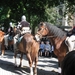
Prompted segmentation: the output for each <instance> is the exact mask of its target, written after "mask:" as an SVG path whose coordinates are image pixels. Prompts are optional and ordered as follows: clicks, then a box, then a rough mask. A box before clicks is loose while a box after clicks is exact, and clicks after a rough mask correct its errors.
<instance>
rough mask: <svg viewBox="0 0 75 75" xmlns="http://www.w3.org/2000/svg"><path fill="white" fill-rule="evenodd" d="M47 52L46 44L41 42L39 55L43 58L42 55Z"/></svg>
mask: <svg viewBox="0 0 75 75" xmlns="http://www.w3.org/2000/svg"><path fill="white" fill-rule="evenodd" d="M44 50H45V44H44V42H43V41H41V43H40V50H39V55H40V56H42V54H43V53H44Z"/></svg>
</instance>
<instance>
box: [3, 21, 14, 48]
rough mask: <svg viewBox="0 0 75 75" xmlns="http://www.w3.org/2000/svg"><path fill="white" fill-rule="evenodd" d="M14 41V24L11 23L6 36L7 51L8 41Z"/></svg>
mask: <svg viewBox="0 0 75 75" xmlns="http://www.w3.org/2000/svg"><path fill="white" fill-rule="evenodd" d="M12 39H13V25H12V22H10V23H9V28H8V31H7V34H6V35H5V36H4V40H5V47H6V48H7V49H8V40H12Z"/></svg>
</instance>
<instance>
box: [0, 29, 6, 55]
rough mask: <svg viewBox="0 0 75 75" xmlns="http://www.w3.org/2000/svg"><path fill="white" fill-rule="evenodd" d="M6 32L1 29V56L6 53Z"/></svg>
mask: <svg viewBox="0 0 75 75" xmlns="http://www.w3.org/2000/svg"><path fill="white" fill-rule="evenodd" d="M4 35H5V32H3V31H1V30H0V49H1V56H3V55H4V54H5V44H4V43H5V41H4Z"/></svg>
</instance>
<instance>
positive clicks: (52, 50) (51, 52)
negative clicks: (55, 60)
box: [50, 44, 54, 57]
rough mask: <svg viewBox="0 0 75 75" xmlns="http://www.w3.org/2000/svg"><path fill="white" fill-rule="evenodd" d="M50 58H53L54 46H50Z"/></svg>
mask: <svg viewBox="0 0 75 75" xmlns="http://www.w3.org/2000/svg"><path fill="white" fill-rule="evenodd" d="M50 54H51V57H53V56H54V46H53V45H52V44H51V51H50Z"/></svg>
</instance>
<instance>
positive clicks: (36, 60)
mask: <svg viewBox="0 0 75 75" xmlns="http://www.w3.org/2000/svg"><path fill="white" fill-rule="evenodd" d="M37 62H38V54H37V56H36V58H35V67H34V75H37Z"/></svg>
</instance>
